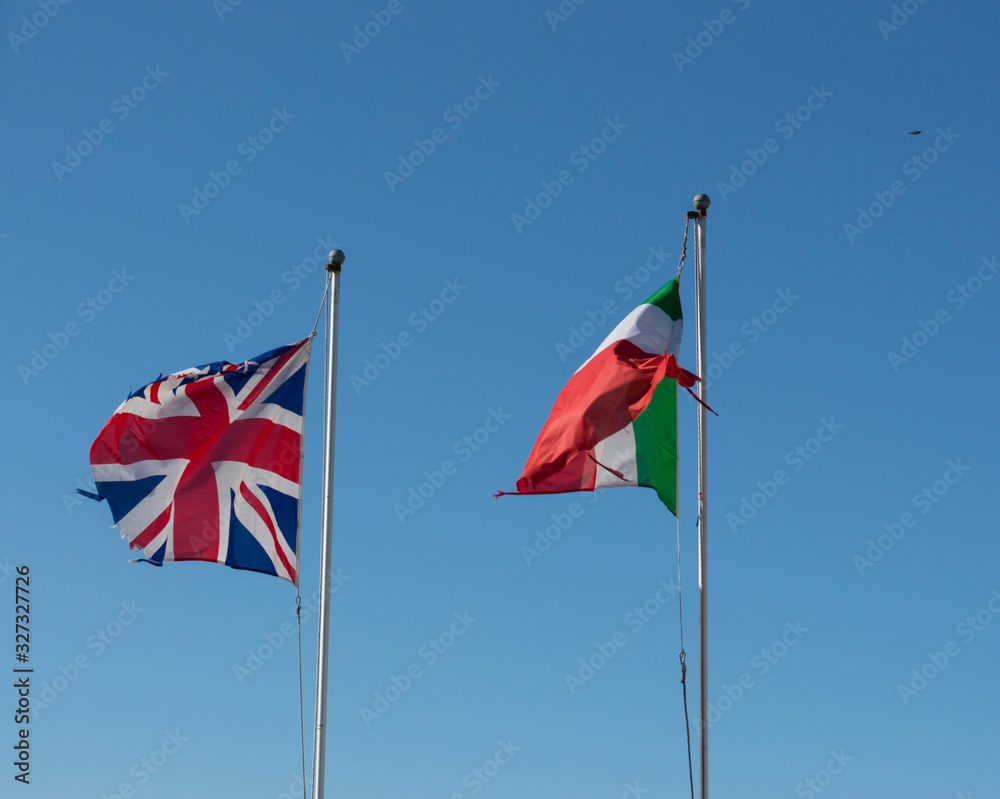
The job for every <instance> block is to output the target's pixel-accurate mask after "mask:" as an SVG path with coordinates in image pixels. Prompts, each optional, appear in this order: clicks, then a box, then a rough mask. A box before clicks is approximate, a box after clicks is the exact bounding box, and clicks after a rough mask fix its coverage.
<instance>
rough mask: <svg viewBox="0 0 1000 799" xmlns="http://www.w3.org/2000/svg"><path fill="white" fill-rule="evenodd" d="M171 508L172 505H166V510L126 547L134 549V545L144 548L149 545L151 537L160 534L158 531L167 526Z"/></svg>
mask: <svg viewBox="0 0 1000 799" xmlns="http://www.w3.org/2000/svg"><path fill="white" fill-rule="evenodd" d="M172 510H173V506H171V505H167V508H166V510H164V511H163V513H161V514H160V515H159V516H157V517H156V518H155V519H154V520H153V522H152V524H150V525H149V527H147V528H146V529H145V530H143V531H142V532H141V533H139V535H137V536H136V537H135V538H134V539H132V540H131V541H130V542H129V545H128V548H129V549H135V548H136V547H139V548H140V549H145V548H146V547H147V546H149V544H150V543H151V542H152V541H153V539H154V538H156V536H158V535H159V534H160V531H161V530H163V528H164V527H166V526H167V522H169V521H170V512H171V511H172Z"/></svg>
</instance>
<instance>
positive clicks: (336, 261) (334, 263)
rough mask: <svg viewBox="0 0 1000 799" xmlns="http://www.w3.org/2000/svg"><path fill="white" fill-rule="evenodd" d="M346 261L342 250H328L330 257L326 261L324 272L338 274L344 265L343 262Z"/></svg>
mask: <svg viewBox="0 0 1000 799" xmlns="http://www.w3.org/2000/svg"><path fill="white" fill-rule="evenodd" d="M346 260H347V256H346V255H344V251H343V250H330V257H329V259H328V260H327V267H326V270H327V271H328V272H339V271H340V267H342V266H343V265H344V261H346Z"/></svg>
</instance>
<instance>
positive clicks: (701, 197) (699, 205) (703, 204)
mask: <svg viewBox="0 0 1000 799" xmlns="http://www.w3.org/2000/svg"><path fill="white" fill-rule="evenodd" d="M691 203H692V205H694V207H695V210H696V211H701V212H702V213H704V212H705V211H707V210H708V206H710V205H711V204H712V201H711V200H710V199H709V197H708V195H707V194H696V195H695V196H694V200H692V201H691Z"/></svg>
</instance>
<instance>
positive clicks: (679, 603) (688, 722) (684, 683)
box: [674, 214, 707, 799]
mask: <svg viewBox="0 0 1000 799" xmlns="http://www.w3.org/2000/svg"><path fill="white" fill-rule="evenodd" d="M690 225H691V216H690V214H689V215H687V217H686V219H685V221H684V244H683V246H682V247H681V259H680V261H679V262H678V264H677V277H678V278H680V276H681V272H683V271H684V259H685V258H687V248H688V228H689V227H690ZM678 385H680V383H678ZM688 391H689V392H691V389H690V388H689V389H688ZM692 396H693V392H692ZM695 399H697V397H695ZM706 407H707V406H706ZM679 493H680V492H678V494H679ZM674 517H675V518H676V519H677V613H678V615H679V616H680V632H681V651H680V656H679V657H680V661H681V692H682V693H683V696H684V727H685V729H686V731H687V746H688V777H689V778H690V780H691V799H694V766H693V765H692V761H691V720H690V717H689V715H688V689H687V652H685V651H684V600H683V594H682V592H681V517H680V508H677V512H676V513H675V514H674Z"/></svg>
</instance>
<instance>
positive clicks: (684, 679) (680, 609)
mask: <svg viewBox="0 0 1000 799" xmlns="http://www.w3.org/2000/svg"><path fill="white" fill-rule="evenodd" d="M677 510H678V514H679V512H680V508H678V509H677ZM676 518H677V612H678V614H679V615H680V619H681V625H680V626H681V652H680V660H681V691H682V693H683V695H684V727H685V729H686V730H687V745H688V777H689V778H690V780H691V799H694V766H693V765H692V764H691V721H690V719H689V717H688V689H687V653H686V652H685V651H684V603H683V599H682V594H681V518H680V515H678V516H677V517H676Z"/></svg>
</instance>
